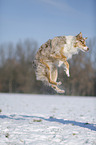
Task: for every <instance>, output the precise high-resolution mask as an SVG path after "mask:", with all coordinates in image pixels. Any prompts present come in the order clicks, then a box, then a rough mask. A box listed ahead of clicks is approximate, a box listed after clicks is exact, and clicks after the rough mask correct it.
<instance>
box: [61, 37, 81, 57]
mask: <svg viewBox="0 0 96 145" xmlns="http://www.w3.org/2000/svg"><path fill="white" fill-rule="evenodd" d="M74 39H75V38H74V36H66V44H64V49H63V53H64V55H65V56H66V57H67V59H70V58H72V55H73V54H76V53H78V52H77V49H76V48H75V47H74V45H73V44H74V41H75V40H74Z"/></svg>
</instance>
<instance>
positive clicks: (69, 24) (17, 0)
mask: <svg viewBox="0 0 96 145" xmlns="http://www.w3.org/2000/svg"><path fill="white" fill-rule="evenodd" d="M94 1H95V0H0V44H1V43H3V42H13V43H16V42H18V41H19V40H22V41H23V40H25V39H27V38H29V39H34V40H36V41H37V42H38V44H39V45H41V44H42V43H44V42H46V41H47V40H48V39H51V38H53V37H55V36H60V35H76V34H78V33H79V32H80V31H81V32H82V33H83V36H88V37H94V36H96V31H95V14H94V13H95V12H94V7H95V6H94V5H95V2H94Z"/></svg>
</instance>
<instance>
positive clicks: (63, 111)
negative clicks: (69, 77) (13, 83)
mask: <svg viewBox="0 0 96 145" xmlns="http://www.w3.org/2000/svg"><path fill="white" fill-rule="evenodd" d="M0 109H1V113H0V145H96V98H95V97H68V96H63V97H62V96H52V95H49V96H48V95H29V94H26V95H23V94H22V95H21V94H0Z"/></svg>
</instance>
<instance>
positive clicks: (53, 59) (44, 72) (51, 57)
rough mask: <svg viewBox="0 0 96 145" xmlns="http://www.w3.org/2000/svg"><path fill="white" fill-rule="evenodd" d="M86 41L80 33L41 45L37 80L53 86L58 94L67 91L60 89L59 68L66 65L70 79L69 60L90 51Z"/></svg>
mask: <svg viewBox="0 0 96 145" xmlns="http://www.w3.org/2000/svg"><path fill="white" fill-rule="evenodd" d="M86 39H87V37H86V38H83V37H82V33H81V32H80V33H79V34H78V35H76V36H57V37H54V38H53V39H49V40H48V41H47V42H46V43H44V44H43V45H41V47H40V48H39V50H38V51H37V53H36V56H35V59H34V64H35V68H36V71H35V73H36V79H37V80H41V81H43V82H44V83H45V84H46V85H48V86H51V87H52V88H53V89H54V90H55V91H56V92H57V93H64V92H65V90H61V89H60V88H58V86H59V85H61V82H57V78H58V71H57V68H58V67H61V65H64V66H65V70H64V71H65V72H66V75H67V76H68V77H69V76H70V74H69V63H68V62H67V60H68V59H71V58H72V55H75V54H78V52H79V51H80V50H81V51H84V52H87V51H88V50H89V48H88V47H87V46H86V42H85V40H86Z"/></svg>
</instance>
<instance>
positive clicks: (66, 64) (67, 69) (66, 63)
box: [64, 61, 70, 77]
mask: <svg viewBox="0 0 96 145" xmlns="http://www.w3.org/2000/svg"><path fill="white" fill-rule="evenodd" d="M64 64H65V67H66V69H65V72H66V75H67V76H68V77H70V74H69V63H68V62H67V61H64Z"/></svg>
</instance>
